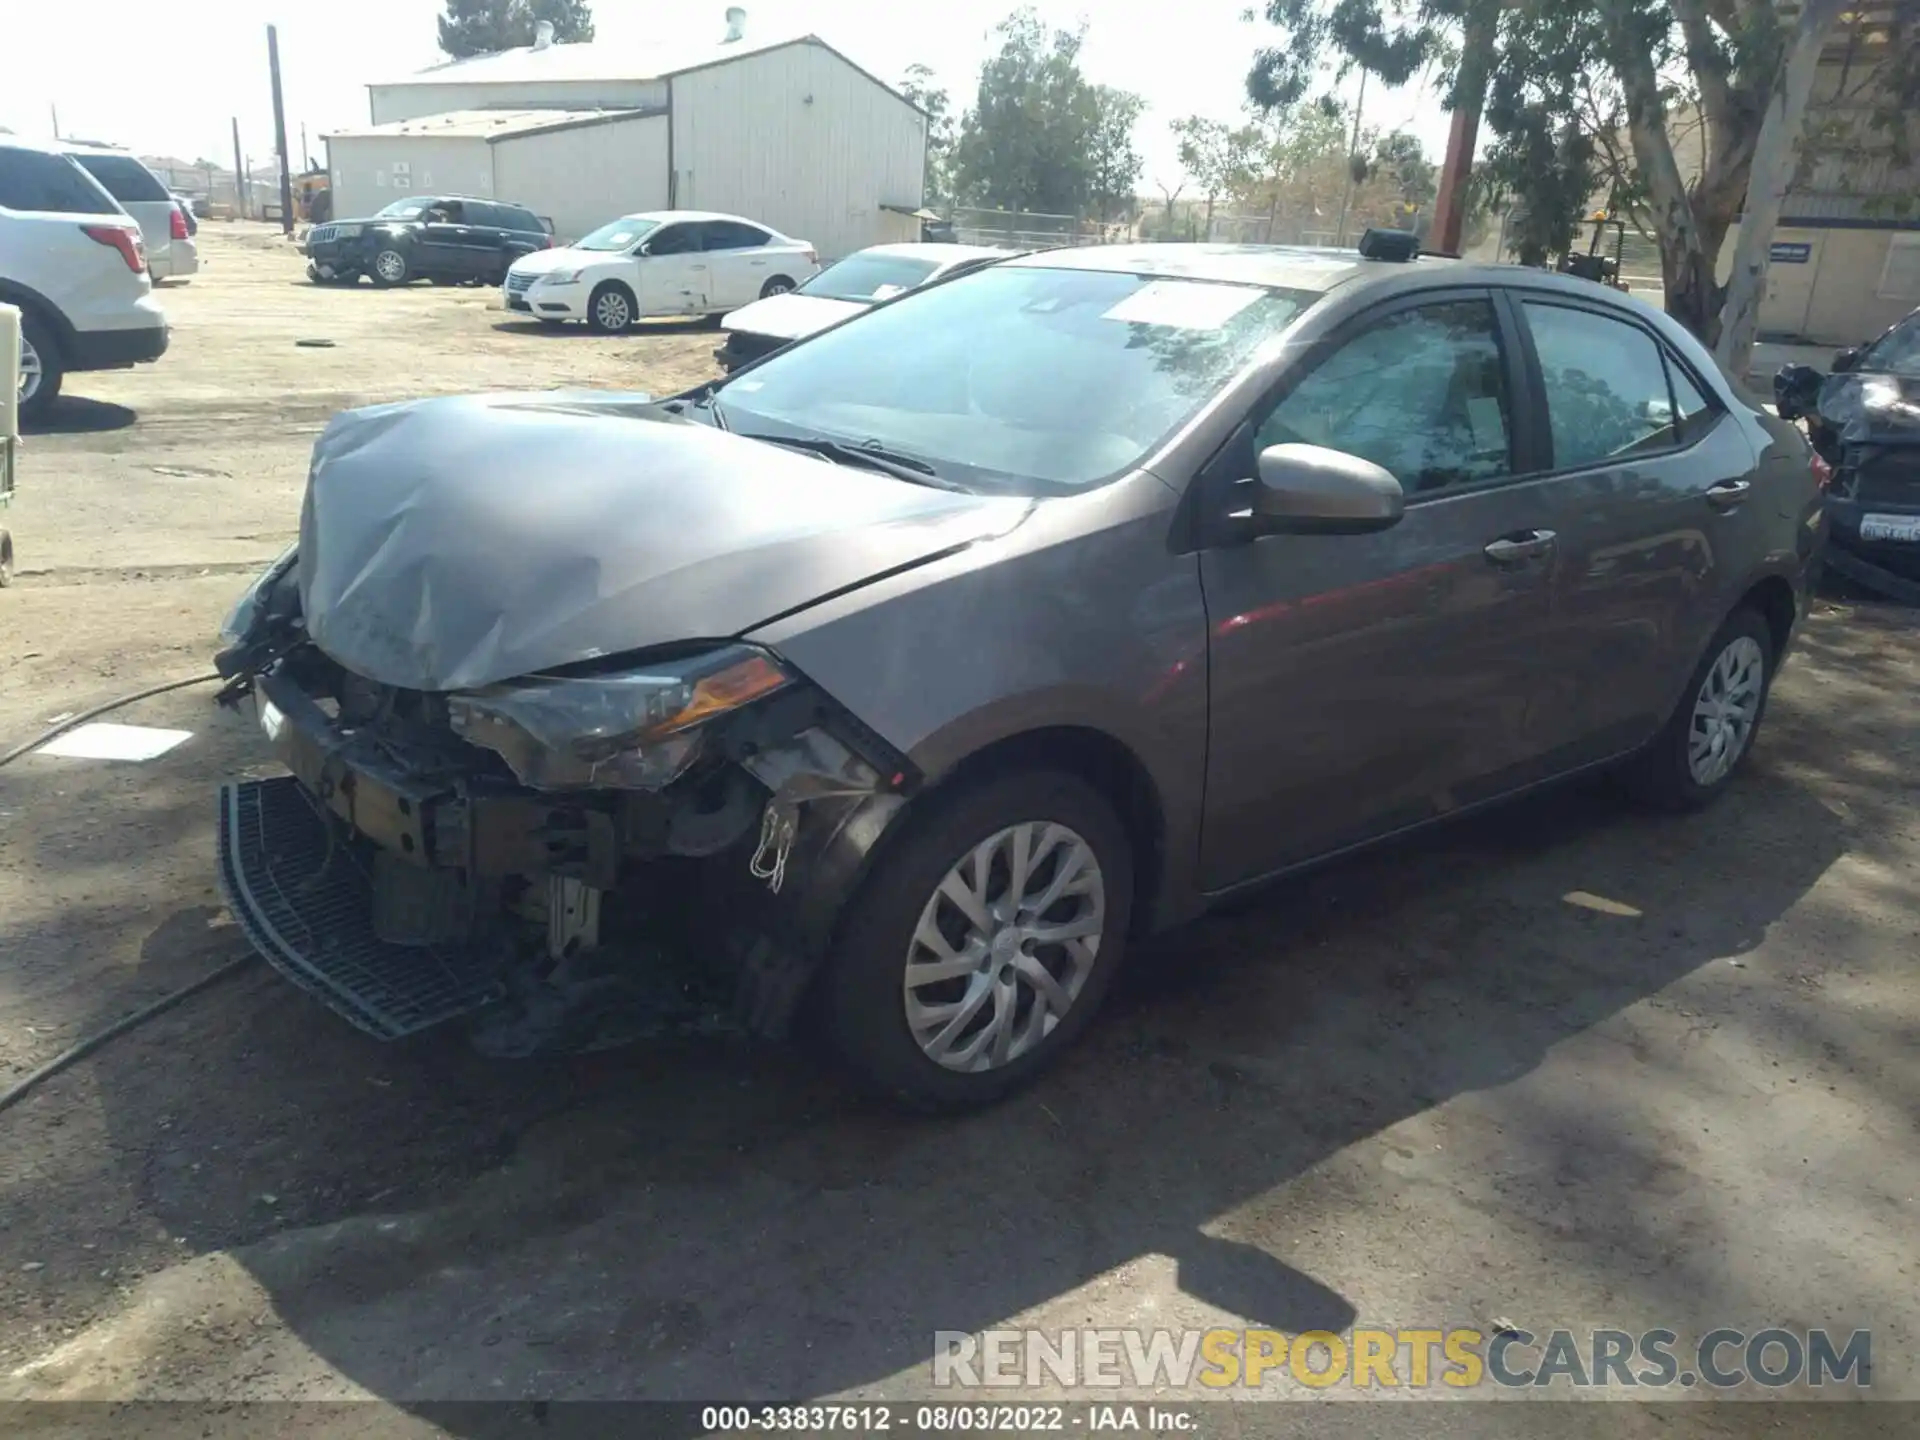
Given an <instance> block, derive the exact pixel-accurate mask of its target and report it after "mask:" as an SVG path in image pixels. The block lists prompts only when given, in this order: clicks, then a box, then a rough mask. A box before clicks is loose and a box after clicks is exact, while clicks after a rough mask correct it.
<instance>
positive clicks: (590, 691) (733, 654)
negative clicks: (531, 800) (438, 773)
mask: <svg viewBox="0 0 1920 1440" xmlns="http://www.w3.org/2000/svg"><path fill="white" fill-rule="evenodd" d="M792 682H793V676H792V675H791V674H790V673H789V672H788V671H787V670H786V669H785V668H784V667H782V666H781V664H780V663H779V662H778V661H777V660H775V659H774V658H773V657H772V656H770V655H768V654H766V653H765V652H764V651H760V650H755V649H753V648H751V647H750V646H746V645H731V646H728V647H727V648H725V649H723V650H715V651H712V652H710V653H708V654H705V655H696V656H692V657H690V658H686V659H681V660H670V661H663V662H661V663H659V664H657V665H647V666H641V667H638V668H636V669H633V670H626V671H620V672H618V673H616V674H610V675H583V676H559V675H550V676H533V677H531V678H529V679H525V680H512V681H508V682H507V683H505V684H502V685H489V686H488V687H487V688H486V689H484V690H474V691H469V692H468V693H466V694H463V695H450V696H448V697H447V716H448V719H449V721H450V722H451V723H452V725H453V728H454V730H455V731H456V732H457V733H459V734H460V735H462V736H464V737H465V738H466V739H467V740H469V741H471V742H472V743H473V744H475V745H483V746H485V747H486V748H487V749H489V750H492V751H495V752H496V753H498V754H499V755H500V756H501V757H502V758H504V759H505V760H506V762H507V764H508V765H510V766H511V767H512V768H513V773H514V774H515V775H517V776H519V777H520V780H521V782H522V783H524V784H527V785H532V786H534V787H536V788H537V789H541V790H598V789H614V790H658V789H660V788H661V787H662V786H664V785H668V784H671V783H672V782H673V781H674V780H675V779H677V778H678V777H679V776H680V775H682V774H684V773H685V772H686V769H687V767H688V766H690V765H691V764H693V762H694V761H695V760H696V759H697V758H698V757H699V754H700V746H701V741H702V739H703V734H704V732H703V731H702V729H701V727H702V726H703V725H704V724H705V723H706V722H707V721H709V720H712V719H714V718H716V717H717V716H720V715H725V714H728V713H729V712H731V711H734V710H738V709H740V708H741V707H742V706H744V705H750V704H752V703H753V702H754V701H756V700H758V699H760V698H761V697H762V696H765V695H771V694H772V693H773V692H774V691H776V690H779V689H782V688H783V687H785V686H787V685H789V684H791V683H792Z"/></svg>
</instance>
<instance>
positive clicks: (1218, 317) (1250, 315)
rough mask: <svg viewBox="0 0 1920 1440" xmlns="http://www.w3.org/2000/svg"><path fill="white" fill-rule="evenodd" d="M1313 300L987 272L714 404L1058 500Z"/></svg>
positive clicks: (768, 364) (1124, 277)
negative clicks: (1060, 495)
mask: <svg viewBox="0 0 1920 1440" xmlns="http://www.w3.org/2000/svg"><path fill="white" fill-rule="evenodd" d="M1317 298H1318V297H1317V296H1316V295H1314V294H1312V293H1311V292H1307V291H1297V290H1267V289H1263V288H1259V287H1256V286H1251V285H1222V284H1214V283H1211V282H1206V281H1194V280H1175V279H1153V278H1150V277H1148V276H1143V275H1130V274H1120V273H1114V272H1110V271H1102V270H1065V269H1061V270H1054V269H1046V268H1043V267H1040V266H996V267H994V268H991V269H987V270H981V271H978V272H976V273H974V274H972V275H968V276H966V277H964V278H962V279H959V280H955V281H953V282H951V283H949V284H945V285H935V286H933V287H931V288H930V289H926V290H922V291H919V292H918V293H916V294H914V295H910V296H907V297H905V298H904V299H901V300H899V301H898V302H896V303H894V304H892V305H883V306H881V307H880V308H879V309H876V310H874V311H872V312H871V313H869V314H867V315H865V316H863V317H861V318H860V319H859V320H856V321H854V322H853V323H851V324H848V325H841V326H838V327H836V328H835V329H832V330H829V331H826V332H824V333H822V334H820V335H817V336H815V337H813V338H812V339H810V340H808V341H806V342H804V343H803V344H800V345H797V346H795V347H794V348H793V349H791V350H788V351H786V352H784V353H782V354H776V355H774V356H771V357H770V358H768V359H766V360H763V361H761V362H760V363H759V364H757V365H755V366H754V367H753V368H752V369H750V370H748V371H745V372H744V373H742V374H741V375H740V376H739V377H738V378H737V379H734V380H731V381H729V382H726V383H725V384H723V385H722V386H721V387H720V389H719V391H718V393H717V403H718V409H719V411H720V414H721V418H722V420H723V422H724V423H725V424H726V425H728V426H729V427H730V428H731V429H734V430H737V431H742V432H745V433H748V434H756V433H757V434H773V435H782V436H788V437H795V436H826V437H829V438H832V439H836V440H845V441H847V442H848V443H850V444H854V445H859V444H862V443H867V444H871V445H878V446H882V447H885V448H886V449H889V450H893V451H897V452H899V453H901V454H904V455H910V456H913V457H915V458H918V459H921V460H924V461H926V462H928V463H929V464H930V465H931V466H933V467H934V469H935V470H936V471H937V472H938V473H939V475H940V476H941V478H943V479H946V480H950V481H954V482H957V483H961V484H966V485H972V486H978V487H980V488H983V489H998V490H1011V491H1014V492H1016V493H1020V494H1028V495H1057V494H1067V493H1070V492H1072V491H1075V490H1079V489H1083V488H1085V487H1086V486H1089V485H1092V484H1095V483H1096V482H1099V481H1102V480H1106V479H1110V478H1111V477H1113V476H1115V475H1117V474H1119V473H1121V472H1122V471H1124V470H1127V469H1129V468H1131V467H1132V466H1134V465H1136V464H1138V463H1139V462H1140V460H1141V459H1142V458H1143V457H1144V456H1145V455H1146V454H1147V452H1148V451H1149V450H1151V449H1152V448H1153V447H1154V446H1155V445H1156V444H1158V443H1159V442H1160V441H1161V440H1162V439H1164V438H1165V437H1166V436H1167V435H1168V434H1169V433H1171V432H1172V431H1173V430H1174V429H1175V428H1176V427H1177V426H1179V425H1180V424H1182V423H1183V422H1184V421H1185V420H1186V419H1187V418H1188V417H1189V416H1191V415H1192V414H1193V413H1194V411H1196V410H1198V409H1199V408H1200V406H1201V405H1202V404H1203V403H1205V401H1206V400H1207V399H1208V398H1209V397H1210V396H1211V395H1212V394H1213V393H1214V392H1215V391H1217V390H1218V389H1219V388H1220V387H1221V386H1222V385H1224V384H1225V383H1226V382H1227V381H1228V380H1229V379H1230V378H1232V376H1233V375H1234V374H1235V373H1236V372H1237V371H1238V370H1239V369H1240V368H1241V367H1242V366H1243V365H1245V364H1246V363H1247V361H1248V360H1249V359H1250V358H1251V357H1252V355H1253V353H1254V351H1255V350H1256V349H1257V348H1258V347H1259V346H1260V345H1261V344H1262V343H1263V342H1264V341H1266V340H1268V339H1270V338H1271V337H1273V336H1275V335H1278V334H1279V333H1280V332H1281V331H1282V330H1284V329H1285V328H1286V327H1287V325H1288V324H1289V323H1291V322H1292V320H1293V318H1294V317H1295V316H1296V315H1298V314H1299V313H1300V312H1301V310H1303V309H1304V308H1305V307H1306V306H1307V305H1309V304H1311V303H1312V302H1313V301H1314V300H1315V299H1317Z"/></svg>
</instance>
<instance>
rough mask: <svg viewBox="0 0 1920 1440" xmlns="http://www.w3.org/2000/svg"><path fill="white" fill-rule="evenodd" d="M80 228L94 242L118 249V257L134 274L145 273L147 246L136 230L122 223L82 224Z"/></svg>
mask: <svg viewBox="0 0 1920 1440" xmlns="http://www.w3.org/2000/svg"><path fill="white" fill-rule="evenodd" d="M80 229H81V230H82V231H83V232H85V234H86V237H87V238H88V239H89V240H92V241H93V242H95V243H96V244H99V245H108V246H111V247H112V248H113V249H115V250H118V251H119V252H120V258H121V259H122V260H124V261H126V262H127V269H129V270H131V271H132V272H133V273H134V274H136V275H144V274H146V273H147V247H146V246H145V245H144V244H143V243H142V242H141V239H140V232H139V231H138V230H129V229H127V228H126V227H125V226H124V225H82V226H81V227H80Z"/></svg>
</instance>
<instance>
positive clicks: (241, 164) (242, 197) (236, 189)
mask: <svg viewBox="0 0 1920 1440" xmlns="http://www.w3.org/2000/svg"><path fill="white" fill-rule="evenodd" d="M250 188H251V187H250V186H248V184H247V161H246V157H245V156H244V155H242V154H241V153H240V117H239V116H238V115H236V116H234V117H233V213H234V214H235V215H237V216H239V217H240V218H241V219H243V220H251V219H252V218H253V206H252V205H250V204H249V203H248V200H249V198H250V197H249V195H248V193H247V192H248V190H249V189H250Z"/></svg>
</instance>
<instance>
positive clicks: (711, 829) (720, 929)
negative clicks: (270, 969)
mask: <svg viewBox="0 0 1920 1440" xmlns="http://www.w3.org/2000/svg"><path fill="white" fill-rule="evenodd" d="M296 572H297V560H296V559H295V555H294V553H293V552H289V554H288V555H286V556H283V557H282V560H281V561H280V562H279V563H278V564H276V566H275V567H273V568H272V569H270V570H269V571H268V572H267V574H266V575H264V576H263V577H262V578H261V580H260V582H259V583H258V584H256V586H255V587H254V589H253V590H251V591H250V592H249V593H248V595H247V596H246V597H245V598H244V599H243V600H242V602H241V605H240V607H239V609H238V610H236V613H235V616H234V618H233V620H231V621H230V622H229V626H228V633H229V635H230V637H231V639H232V643H231V644H230V646H229V648H227V649H226V650H224V651H223V652H222V653H221V654H220V656H219V657H218V662H217V663H218V665H219V668H220V670H221V673H222V674H223V675H225V676H227V677H228V684H227V686H226V688H225V689H224V690H223V692H222V694H221V697H220V698H221V700H222V701H223V703H227V704H230V705H233V706H236V707H240V706H246V705H248V704H251V706H252V708H253V710H254V712H255V714H256V715H257V718H258V722H259V724H260V727H261V729H262V731H263V732H264V734H265V736H266V738H267V740H268V742H269V743H270V745H271V747H272V750H273V753H274V755H275V757H276V758H277V759H278V760H279V761H280V762H281V763H282V764H284V765H285V767H286V768H287V770H288V771H289V772H290V774H289V775H288V776H285V777H278V778H274V779H268V780H241V781H236V782H233V783H231V784H229V785H228V786H226V787H225V789H224V792H223V795H222V799H221V851H222V855H221V875H222V880H223V883H224V887H225V889H226V891H227V893H228V898H229V901H230V903H231V905H232V908H233V910H234V913H235V914H236V916H238V917H239V918H240V920H241V923H242V925H243V926H244V927H245V929H246V930H247V932H248V934H249V938H250V939H251V940H252V941H253V942H254V944H255V945H256V947H257V948H259V949H260V950H261V951H262V953H263V954H265V955H266V956H267V958H268V959H269V960H270V961H272V963H274V964H275V966H276V967H277V968H279V969H280V970H281V971H282V972H283V973H284V974H286V975H287V976H288V977H289V978H291V979H293V980H295V981H296V982H297V983H298V984H300V985H301V986H303V987H304V988H306V989H308V990H309V991H312V992H313V993H314V994H316V995H318V996H319V997H320V998H321V999H322V1000H324V1001H326V1002H327V1003H328V1004H329V1005H331V1006H332V1007H333V1008H334V1009H335V1010H336V1011H338V1012H339V1013H340V1014H342V1015H343V1016H345V1017H346V1018H347V1019H349V1020H351V1021H352V1022H353V1023H354V1024H356V1025H358V1026H359V1027H360V1028H362V1029H364V1030H367V1031H369V1032H370V1033H373V1034H375V1035H379V1036H382V1037H383V1038H399V1037H400V1036H403V1035H407V1034H412V1033H414V1032H416V1031H419V1030H423V1029H426V1028H429V1027H431V1026H434V1025H438V1024H441V1023H443V1022H445V1021H448V1020H452V1019H455V1018H458V1017H462V1016H473V1017H475V1028H474V1039H475V1043H476V1044H477V1045H479V1046H480V1048H482V1049H484V1050H486V1051H488V1053H492V1054H498V1055H531V1054H538V1053H550V1052H556V1051H578V1050H584V1049H594V1048H601V1047H604V1046H607V1045H612V1044H617V1043H622V1042H625V1041H628V1040H632V1039H636V1038H640V1037H643V1036H646V1035H655V1034H660V1033H664V1032H673V1031H678V1032H685V1031H689V1030H694V1031H707V1030H719V1029H727V1028H742V1029H746V1030H750V1031H753V1032H755V1033H760V1034H771V1035H777V1034H779V1033H781V1032H782V1031H783V1030H784V1029H785V1028H786V1027H787V1025H788V1024H789V1022H790V1020H791V1018H792V1016H793V1013H794V1009H795V1006H796V1003H797V1002H798V1000H799V998H800V996H801V993H802V991H803V990H804V988H805V986H806V984H807V982H808V979H809V978H810V976H811V974H812V972H813V969H814V967H815V965H816V964H817V963H818V960H819V958H820V955H821V952H822V950H823V948H824V946H825V944H826V942H827V939H828V931H829V930H830V926H831V911H832V909H833V908H835V906H836V903H837V901H836V897H837V896H843V895H844V893H845V892H846V889H847V888H849V887H850V886H851V884H852V883H853V882H854V879H855V877H856V876H857V873H858V869H859V865H860V857H861V855H862V854H863V853H864V845H863V844H860V843H847V837H846V831H847V827H848V826H849V824H850V823H852V822H853V821H855V819H856V817H858V818H859V819H860V821H861V824H860V825H859V826H858V827H856V828H857V829H858V830H859V832H860V833H861V834H863V835H865V836H867V837H868V839H867V840H866V842H865V843H866V844H870V843H871V837H872V836H874V835H877V834H878V832H879V830H880V829H881V828H883V826H884V818H883V817H884V816H885V815H886V814H887V813H889V812H890V811H891V810H892V809H894V808H897V807H898V806H899V805H900V804H902V803H904V798H905V795H906V794H907V793H908V792H909V791H910V790H911V789H912V788H913V785H914V782H915V777H914V774H913V771H912V767H911V766H910V765H909V764H908V763H907V762H906V760H905V759H904V758H903V757H901V756H899V755H897V754H894V753H892V752H891V750H890V748H889V747H888V746H887V745H886V744H885V742H883V741H881V740H880V739H879V738H878V737H876V736H874V735H872V734H871V733H870V732H868V731H867V730H866V729H865V727H864V726H862V725H860V724H859V722H857V721H856V720H855V719H854V718H853V717H852V716H850V715H848V714H846V713H845V712H844V711H842V710H841V709H840V708H839V707H838V706H836V705H835V704H834V703H833V702H832V701H831V700H830V699H829V698H828V697H826V696H825V695H823V694H821V693H820V692H819V691H818V690H817V689H816V688H815V687H813V686H811V685H810V684H808V683H807V682H806V681H805V680H804V679H803V678H802V677H799V676H797V675H795V674H794V673H793V672H792V671H791V670H789V669H787V668H786V667H785V666H783V665H782V664H781V663H780V662H779V661H778V660H777V659H775V658H774V657H772V656H770V655H768V654H766V653H765V652H762V651H759V650H756V649H754V648H752V647H750V646H745V645H731V646H723V647H720V648H718V649H715V648H713V647H705V648H701V649H697V650H695V651H694V652H693V653H680V654H675V653H673V652H671V651H667V652H660V653H657V654H655V655H654V656H650V657H648V658H647V662H646V663H644V664H636V662H635V661H634V659H633V658H632V657H626V658H624V659H622V660H621V661H619V662H618V663H610V662H592V663H589V664H586V665H575V666H570V667H565V668H564V669H563V670H562V671H556V672H553V673H547V674H536V675H532V676H528V677H525V678H523V679H519V680H515V681H513V682H510V683H505V684H497V685H491V686H482V687H478V688H477V689H475V690H473V691H469V692H461V693H432V692H425V691H416V690H408V689H404V688H401V687H397V686H393V685H389V684H385V683H383V682H380V681H375V680H370V679H367V678H366V677H364V676H361V675H357V674H355V673H353V672H351V671H349V670H347V669H346V668H345V667H344V666H342V665H341V664H339V663H338V662H337V661H335V660H334V659H333V658H331V657H330V656H328V655H327V654H325V653H324V652H323V651H322V650H321V649H320V648H319V647H318V646H317V645H316V644H315V643H314V642H313V641H312V640H311V639H310V638H308V636H307V634H306V630H305V627H304V625H303V623H302V620H301V615H300V593H299V586H298V583H297V577H296ZM796 872H805V883H804V884H796V883H795V878H794V877H795V874H796Z"/></svg>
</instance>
